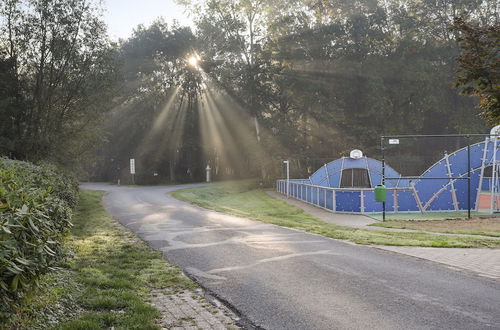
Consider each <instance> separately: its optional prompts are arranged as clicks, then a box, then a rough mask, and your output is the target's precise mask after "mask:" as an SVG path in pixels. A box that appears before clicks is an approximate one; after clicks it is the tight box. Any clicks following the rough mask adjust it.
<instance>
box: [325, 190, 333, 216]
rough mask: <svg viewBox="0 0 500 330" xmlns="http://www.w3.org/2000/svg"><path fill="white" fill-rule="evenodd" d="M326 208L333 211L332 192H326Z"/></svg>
mask: <svg viewBox="0 0 500 330" xmlns="http://www.w3.org/2000/svg"><path fill="white" fill-rule="evenodd" d="M326 208H327V209H329V210H332V211H333V191H332V190H327V191H326Z"/></svg>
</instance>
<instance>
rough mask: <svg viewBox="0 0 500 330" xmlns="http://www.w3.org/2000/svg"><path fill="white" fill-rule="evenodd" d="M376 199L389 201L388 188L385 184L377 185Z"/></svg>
mask: <svg viewBox="0 0 500 330" xmlns="http://www.w3.org/2000/svg"><path fill="white" fill-rule="evenodd" d="M375 200H376V201H377V202H385V201H387V188H386V187H385V186H384V185H381V184H379V185H378V186H376V187H375Z"/></svg>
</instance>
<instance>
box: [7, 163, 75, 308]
mask: <svg viewBox="0 0 500 330" xmlns="http://www.w3.org/2000/svg"><path fill="white" fill-rule="evenodd" d="M77 192H78V182H77V181H76V179H74V178H73V177H71V176H70V175H67V174H64V173H62V172H60V171H58V170H57V169H56V168H55V167H53V166H50V165H41V166H36V165H33V164H30V163H26V162H20V161H14V160H9V159H5V158H0V305H7V303H8V302H9V301H12V300H13V299H15V298H16V297H18V296H19V293H20V292H22V291H23V289H26V288H28V287H30V286H31V285H33V284H34V283H36V281H37V278H38V277H39V276H40V275H41V274H44V273H46V272H48V271H50V270H51V269H53V267H54V266H56V265H57V263H58V261H60V259H61V258H62V257H63V255H64V253H63V251H62V245H61V240H62V238H63V235H64V234H65V232H66V231H67V230H68V228H70V226H71V222H70V220H71V214H72V208H73V207H75V206H76V203H77V198H78V197H77V196H78V195H77ZM0 313H1V307H0ZM0 316H1V315H0Z"/></svg>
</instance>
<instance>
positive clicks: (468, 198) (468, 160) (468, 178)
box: [467, 136, 470, 219]
mask: <svg viewBox="0 0 500 330" xmlns="http://www.w3.org/2000/svg"><path fill="white" fill-rule="evenodd" d="M467 218H468V219H470V137H469V136H467Z"/></svg>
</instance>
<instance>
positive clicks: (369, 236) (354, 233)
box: [172, 183, 500, 248]
mask: <svg viewBox="0 0 500 330" xmlns="http://www.w3.org/2000/svg"><path fill="white" fill-rule="evenodd" d="M172 195H173V196H174V197H176V198H178V199H180V200H183V201H187V202H190V203H193V204H196V205H199V206H201V207H205V208H208V209H212V210H216V211H219V212H223V213H227V214H231V215H235V216H240V217H245V218H250V219H254V220H259V221H262V222H266V223H272V224H275V225H279V226H284V227H290V228H296V229H300V230H303V231H307V232H310V233H315V234H320V235H323V236H326V237H331V238H337V239H344V240H349V241H352V242H355V243H358V244H376V245H400V246H429V247H460V248H468V247H489V248H500V240H493V239H483V238H475V237H460V236H452V235H433V234H428V233H419V232H417V233H415V232H412V233H401V232H388V231H387V232H386V231H369V230H364V229H357V228H351V227H345V226H337V225H333V224H329V223H325V222H324V221H322V220H319V219H317V218H315V217H313V216H311V215H309V214H307V213H305V212H304V211H302V210H301V209H299V208H297V207H295V206H292V205H289V204H287V203H285V202H283V201H280V200H278V199H276V198H273V197H271V196H270V195H268V194H267V193H266V192H265V191H263V190H259V189H254V187H253V186H252V185H250V184H244V185H241V184H238V183H235V184H226V185H213V186H206V187H198V188H188V189H182V190H177V191H175V192H173V193H172Z"/></svg>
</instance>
